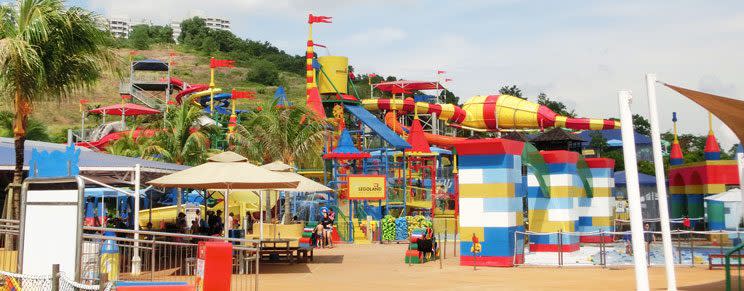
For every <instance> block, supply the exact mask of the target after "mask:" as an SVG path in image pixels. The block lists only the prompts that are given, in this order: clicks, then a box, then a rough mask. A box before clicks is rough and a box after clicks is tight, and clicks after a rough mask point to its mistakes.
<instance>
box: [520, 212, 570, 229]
mask: <svg viewBox="0 0 744 291" xmlns="http://www.w3.org/2000/svg"><path fill="white" fill-rule="evenodd" d="M527 219H528V220H529V222H530V223H529V227H530V230H531V231H536V232H553V231H559V230H563V231H574V226H575V224H576V223H575V221H550V220H548V210H531V211H527Z"/></svg>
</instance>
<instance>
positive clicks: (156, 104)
mask: <svg viewBox="0 0 744 291" xmlns="http://www.w3.org/2000/svg"><path fill="white" fill-rule="evenodd" d="M119 93H124V94H129V95H131V96H132V98H134V99H136V100H137V101H139V102H141V103H142V104H144V105H145V106H147V107H150V108H153V109H157V110H163V109H164V108H165V103H164V102H163V100H160V98H157V96H154V95H152V94H150V93H147V91H145V90H142V89H140V88H138V87H137V86H136V85H133V84H131V83H122V84H121V86H120V87H119Z"/></svg>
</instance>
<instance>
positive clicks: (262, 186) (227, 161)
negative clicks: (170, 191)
mask: <svg viewBox="0 0 744 291" xmlns="http://www.w3.org/2000/svg"><path fill="white" fill-rule="evenodd" d="M147 183H148V184H150V185H154V186H159V187H172V188H190V189H204V190H206V189H225V199H224V201H223V204H224V205H225V208H227V206H228V205H229V203H228V201H229V200H228V199H229V196H230V191H231V190H233V189H251V190H266V189H294V188H296V187H297V185H298V184H299V180H298V179H295V178H291V177H288V176H286V175H282V174H279V173H276V172H272V171H269V170H266V169H264V168H261V167H259V166H256V165H253V164H251V163H249V162H248V159H246V158H245V157H243V156H241V155H239V154H236V153H234V152H230V151H228V152H224V153H221V154H218V155H215V156H212V157H210V158H209V159H207V162H206V163H204V164H201V165H198V166H195V167H191V168H188V169H186V170H183V171H180V172H176V173H173V174H170V175H167V176H163V177H160V178H157V179H155V180H152V181H150V182H147ZM259 192H261V191H259ZM259 196H262V194H259ZM259 199H260V198H259ZM224 212H225V213H223V214H224V218H223V219H224V220H223V221H226V220H227V216H228V213H227V212H228V211H227V209H226V210H225V211H224ZM261 223H263V216H261ZM227 236H228V233H227V231H225V237H226V238H227ZM261 239H263V233H262V234H261Z"/></svg>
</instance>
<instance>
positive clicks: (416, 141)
mask: <svg viewBox="0 0 744 291" xmlns="http://www.w3.org/2000/svg"><path fill="white" fill-rule="evenodd" d="M406 141H407V142H408V143H409V144H411V148H410V149H406V152H414V153H431V149H429V142H427V141H426V137H425V136H424V127H423V126H421V122H420V121H419V120H418V118H414V119H413V123H411V129H410V131H409V132H408V139H407V140H406Z"/></svg>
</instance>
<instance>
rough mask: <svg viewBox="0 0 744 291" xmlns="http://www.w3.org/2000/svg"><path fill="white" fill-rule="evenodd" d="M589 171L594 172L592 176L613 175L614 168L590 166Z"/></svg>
mask: <svg viewBox="0 0 744 291" xmlns="http://www.w3.org/2000/svg"><path fill="white" fill-rule="evenodd" d="M589 172H590V173H592V177H608V178H609V177H612V169H608V168H590V169H589Z"/></svg>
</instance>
